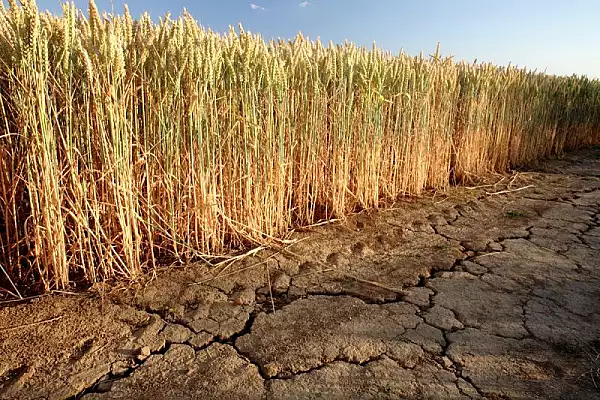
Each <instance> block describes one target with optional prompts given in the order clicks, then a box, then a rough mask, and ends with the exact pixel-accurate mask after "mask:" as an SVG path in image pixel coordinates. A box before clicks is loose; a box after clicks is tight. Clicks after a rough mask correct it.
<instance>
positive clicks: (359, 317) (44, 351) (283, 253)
mask: <svg viewBox="0 0 600 400" xmlns="http://www.w3.org/2000/svg"><path fill="white" fill-rule="evenodd" d="M487 181H488V182H484V183H482V184H480V185H479V187H470V188H453V189H451V190H449V191H448V192H447V193H445V194H444V195H440V194H437V195H433V194H432V195H430V196H425V197H423V198H421V199H418V200H415V199H408V200H406V201H403V202H400V203H398V204H397V205H396V206H395V207H392V208H391V209H389V210H386V211H377V212H371V213H360V214H357V215H353V216H351V217H349V218H348V219H347V220H345V221H343V222H337V223H331V224H327V225H323V226H318V227H312V228H306V229H303V230H298V231H296V232H295V233H294V234H293V235H292V236H291V237H290V240H289V241H285V242H282V243H281V244H280V245H277V246H273V247H272V248H266V249H263V250H262V251H260V252H257V253H255V254H254V255H252V256H248V257H244V258H242V259H241V260H239V261H238V262H235V263H228V264H223V265H221V266H220V267H218V268H208V267H207V266H205V265H200V264H198V265H190V266H187V267H185V268H178V269H170V270H168V271H157V272H156V273H155V274H153V275H152V276H149V277H146V279H144V280H142V281H140V283H139V284H136V285H129V286H127V287H122V288H117V289H111V290H109V288H108V287H105V286H102V285H97V286H95V287H94V290H93V291H90V292H89V293H85V294H77V295H71V294H53V295H48V296H41V297H37V298H34V299H28V300H27V301H21V302H12V303H6V302H5V303H3V304H2V309H0V398H2V399H42V398H49V399H64V398H84V399H132V398H141V399H146V398H148V399H186V398H189V399H192V398H194V399H196V398H202V399H399V398H410V399H413V398H415V399H417V398H418V399H420V398H429V399H468V398H472V399H482V398H487V399H536V398H539V399H598V398H600V389H599V385H600V149H598V148H596V149H592V150H585V151H580V152H576V153H571V154H570V155H568V156H566V157H564V158H562V159H560V160H554V161H549V162H547V163H544V164H542V165H540V166H538V168H536V169H535V171H534V172H520V173H513V174H512V175H506V176H504V177H503V176H492V177H489V178H488V179H487ZM486 183H487V184H486Z"/></svg>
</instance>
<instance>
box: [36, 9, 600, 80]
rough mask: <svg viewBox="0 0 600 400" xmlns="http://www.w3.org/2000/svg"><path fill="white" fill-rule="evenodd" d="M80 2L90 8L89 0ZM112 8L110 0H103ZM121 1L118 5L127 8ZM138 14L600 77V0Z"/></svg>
mask: <svg viewBox="0 0 600 400" xmlns="http://www.w3.org/2000/svg"><path fill="white" fill-rule="evenodd" d="M37 4H38V7H39V8H40V9H49V10H50V11H51V12H55V13H58V12H60V1H59V0H38V1H37ZM75 4H76V5H77V6H78V7H80V8H83V9H87V0H77V1H75ZM96 4H97V6H98V8H99V9H100V10H101V11H102V10H106V11H109V12H110V11H111V10H112V9H113V6H111V1H110V0H97V1H96ZM122 4H123V3H122V2H121V1H120V0H114V11H115V12H118V13H120V12H122V10H123V7H122ZM127 4H128V5H129V9H130V10H131V13H132V15H133V16H134V17H137V16H139V15H140V14H141V13H142V12H143V11H148V12H149V13H150V15H151V16H152V17H153V19H157V18H158V17H160V16H162V15H164V14H165V13H166V12H168V11H170V12H171V14H172V16H177V15H179V14H180V13H181V11H182V10H183V9H184V8H185V9H187V10H188V11H189V12H190V13H191V14H192V15H193V16H194V17H195V18H196V19H197V20H199V21H200V23H201V24H203V25H204V26H206V27H210V28H212V29H213V30H216V31H223V32H224V31H227V30H228V27H229V25H237V24H238V23H239V22H241V23H242V24H243V25H244V28H245V29H246V30H250V31H252V32H257V33H260V34H262V36H263V37H264V38H266V39H270V38H272V37H275V38H277V37H281V38H291V37H293V36H295V35H296V33H297V32H298V31H302V32H303V33H304V34H305V35H307V36H309V37H310V38H312V39H314V38H316V37H320V38H321V40H323V41H324V42H328V41H330V40H332V41H334V42H343V41H344V39H348V40H350V41H353V42H355V43H357V44H359V45H364V46H370V45H371V44H372V43H373V42H374V41H375V42H376V43H377V45H378V46H380V47H382V48H385V49H387V50H391V51H393V52H398V51H400V49H404V51H405V52H407V53H408V54H411V55H415V54H418V53H419V51H421V50H422V51H423V52H424V53H425V54H431V53H433V51H434V50H435V46H436V44H437V42H441V49H442V54H444V55H453V56H455V58H456V59H458V60H469V61H472V60H474V59H476V58H477V59H478V60H480V61H491V62H493V63H495V64H500V65H506V64H508V63H509V62H511V63H512V64H516V65H519V66H526V67H528V68H530V69H536V68H537V69H538V70H542V71H543V70H546V71H547V72H548V73H553V74H560V75H571V74H573V73H575V74H579V75H587V76H589V77H593V78H600V46H599V43H600V1H598V0H545V1H544V0H496V1H485V0H480V1H476V0H421V1H418V0H411V1H409V0H345V1H344V0H308V1H304V0H250V1H246V0H203V1H189V0H188V1H185V0H169V1H164V0H146V1H140V0H130V1H128V2H127Z"/></svg>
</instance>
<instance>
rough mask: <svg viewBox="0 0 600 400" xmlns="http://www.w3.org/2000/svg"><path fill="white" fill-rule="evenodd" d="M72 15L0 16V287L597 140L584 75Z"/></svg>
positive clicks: (198, 247) (243, 235)
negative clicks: (559, 73) (565, 74)
mask: <svg viewBox="0 0 600 400" xmlns="http://www.w3.org/2000/svg"><path fill="white" fill-rule="evenodd" d="M0 4H2V3H1V2H0ZM87 15H88V17H85V16H84V13H83V12H82V11H81V10H79V9H77V8H76V7H75V6H74V5H72V4H65V5H64V6H63V14H62V15H61V16H56V15H51V14H48V13H43V12H40V11H39V10H38V9H37V7H36V4H35V2H34V1H33V0H23V1H22V2H21V3H20V4H17V3H16V1H15V0H10V1H9V6H8V7H7V8H5V6H4V5H2V8H1V9H0V267H1V270H0V286H3V287H5V288H7V290H11V288H12V289H15V288H14V286H13V285H15V286H19V285H20V286H26V287H30V288H37V290H48V289H64V288H67V287H69V285H70V284H71V282H72V280H73V279H75V278H77V279H85V280H86V281H87V282H90V283H93V282H96V281H100V280H105V279H111V278H114V277H117V278H119V277H120V278H127V279H128V278H135V277H136V276H138V275H139V274H140V273H142V272H143V271H144V270H145V269H146V268H148V267H153V266H156V265H158V264H161V263H164V262H174V261H178V262H188V261H190V260H195V259H203V258H206V257H207V256H210V255H218V254H224V253H225V252H227V251H229V250H232V249H242V248H248V247H251V246H256V245H257V244H260V243H265V242H269V241H272V240H274V239H275V238H277V237H281V235H283V234H285V232H287V231H289V229H290V228H291V227H293V226H297V225H300V224H310V223H314V222H317V221H319V220H322V219H327V218H332V217H340V216H344V215H346V214H348V213H350V212H353V211H355V210H359V209H368V208H376V207H380V206H382V205H385V204H386V202H388V201H391V200H394V199H396V198H398V197H399V196H404V195H418V194H419V193H421V192H422V191H423V190H425V189H430V188H434V189H439V190H443V189H444V188H446V187H448V186H449V185H450V184H453V183H461V182H468V181H469V180H470V179H471V178H472V177H473V176H480V175H483V174H486V173H489V172H491V171H506V170H507V168H509V167H515V166H524V165H527V164H530V163H532V162H535V161H536V160H539V159H541V158H545V157H548V156H550V155H553V154H560V153H562V152H563V151H565V150H567V149H572V148H576V147H579V146H584V145H591V144H598V143H600V82H599V81H597V80H590V79H588V78H586V77H578V76H572V77H559V76H550V75H545V74H542V73H537V72H532V71H528V70H525V69H519V68H516V67H498V66H494V65H490V64H480V63H471V64H469V63H463V62H455V61H454V60H453V59H452V58H450V57H441V56H440V55H439V54H435V55H433V56H430V57H423V56H417V57H411V56H408V55H406V54H391V53H389V52H386V51H384V50H382V49H379V48H377V47H375V46H374V47H373V48H370V49H366V48H362V47H358V46H355V45H354V44H352V43H344V44H333V43H330V44H323V43H321V42H320V41H318V40H317V41H310V40H308V39H307V38H305V37H303V36H301V35H298V36H297V37H296V38H294V39H293V40H289V41H283V40H279V41H265V40H263V39H262V38H261V37H260V36H258V35H254V34H252V33H250V32H246V31H244V30H243V28H242V27H239V28H237V29H231V30H230V32H229V33H226V34H220V33H216V32H211V31H210V30H207V29H205V28H203V27H202V26H199V25H198V23H197V22H196V21H195V20H194V19H193V17H192V16H191V15H188V14H186V13H184V14H183V15H182V16H181V17H179V18H177V19H171V18H170V17H169V16H165V17H164V18H162V19H161V20H160V21H159V22H157V23H154V22H152V21H151V19H150V17H149V16H148V15H142V16H141V17H140V18H139V19H137V20H134V19H133V18H132V17H131V16H130V14H129V12H128V11H127V8H125V13H124V14H123V15H100V14H99V12H98V10H97V8H96V6H95V4H94V3H93V1H90V3H89V9H88V10H87ZM9 283H10V285H9Z"/></svg>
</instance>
